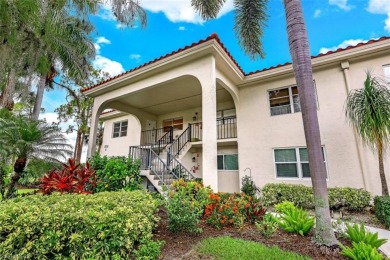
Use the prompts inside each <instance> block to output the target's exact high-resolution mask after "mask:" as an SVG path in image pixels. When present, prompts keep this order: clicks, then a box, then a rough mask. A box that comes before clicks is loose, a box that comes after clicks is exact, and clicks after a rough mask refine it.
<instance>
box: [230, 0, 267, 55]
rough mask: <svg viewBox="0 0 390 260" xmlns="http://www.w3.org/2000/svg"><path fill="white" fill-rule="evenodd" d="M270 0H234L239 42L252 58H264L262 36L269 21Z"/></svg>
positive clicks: (235, 27)
mask: <svg viewBox="0 0 390 260" xmlns="http://www.w3.org/2000/svg"><path fill="white" fill-rule="evenodd" d="M267 3H268V0H234V7H235V11H234V12H235V26H234V29H235V31H236V34H237V37H238V39H239V43H240V45H241V46H242V48H243V49H244V51H245V53H246V54H247V55H249V56H250V58H251V59H255V58H257V57H260V58H264V56H265V53H264V50H263V44H262V41H261V38H262V36H263V31H264V27H265V26H266V21H267V18H268V17H267Z"/></svg>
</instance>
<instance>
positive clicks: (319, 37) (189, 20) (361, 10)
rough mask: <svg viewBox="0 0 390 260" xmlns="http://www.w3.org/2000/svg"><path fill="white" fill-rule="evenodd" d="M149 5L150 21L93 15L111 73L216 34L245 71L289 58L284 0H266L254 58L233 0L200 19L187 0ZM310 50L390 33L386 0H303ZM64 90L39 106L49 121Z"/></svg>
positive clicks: (148, 1)
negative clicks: (259, 52) (260, 52)
mask: <svg viewBox="0 0 390 260" xmlns="http://www.w3.org/2000/svg"><path fill="white" fill-rule="evenodd" d="M140 2H141V6H143V7H144V8H145V9H146V10H147V15H148V25H147V27H146V28H144V29H142V28H140V27H137V26H136V27H135V28H121V26H120V25H119V24H118V23H117V22H116V21H115V18H114V17H113V15H112V14H111V12H110V11H109V6H106V7H104V8H102V9H101V11H100V12H99V14H98V15H96V16H93V17H91V21H92V22H93V24H94V25H95V27H96V32H95V33H94V34H93V38H94V39H95V42H96V43H95V47H96V48H97V56H96V59H95V61H94V65H95V67H97V68H100V69H102V70H105V71H107V72H108V73H110V74H111V75H112V76H114V75H116V74H119V73H121V72H123V71H126V70H129V69H131V68H134V67H136V66H139V65H141V64H143V63H145V62H148V61H150V60H153V59H155V58H157V57H160V56H162V55H165V54H166V53H169V52H172V51H174V50H177V49H179V48H182V47H184V46H185V45H188V44H191V43H193V42H197V41H199V40H200V39H204V38H206V37H207V36H209V35H210V34H211V33H214V32H215V33H217V34H218V35H219V37H220V39H221V41H222V42H223V43H224V45H225V46H226V47H227V49H228V50H229V52H230V53H231V54H232V55H233V57H234V58H235V59H236V60H237V62H238V64H239V65H240V66H241V67H242V68H243V70H244V71H245V72H251V71H255V70H258V69H262V68H266V67H270V66H274V65H277V64H280V63H285V62H287V61H290V60H291V59H290V54H289V50H288V41H287V32H286V24H285V17H284V8H283V0H269V3H268V6H267V8H268V14H269V18H268V22H267V27H266V29H265V32H264V37H263V39H262V41H263V45H264V50H265V53H266V57H265V59H263V60H255V61H252V60H250V59H249V57H248V56H246V55H245V53H244V52H243V50H242V49H241V47H240V46H239V44H238V40H237V38H236V36H235V33H234V30H233V26H234V9H233V3H232V2H233V1H232V0H227V2H226V4H225V7H224V9H223V10H222V12H221V14H220V16H219V17H218V18H217V19H215V20H211V21H206V22H205V21H202V20H201V19H200V18H199V16H197V15H196V14H195V13H194V11H193V10H192V8H191V5H190V2H191V1H190V0H140ZM302 5H303V11H304V15H305V20H306V26H307V30H308V36H309V41H310V50H311V54H312V55H317V54H318V53H319V52H320V51H327V50H333V49H336V48H338V47H346V46H348V45H355V44H357V43H359V42H361V41H367V40H369V39H372V38H378V37H381V36H389V35H390V0H302ZM64 97H65V93H64V91H61V90H54V91H50V92H46V93H45V97H44V101H43V106H44V108H45V109H46V113H45V114H43V115H42V117H46V118H47V119H48V121H53V120H55V114H54V113H53V111H54V109H55V108H56V107H57V106H58V105H60V104H62V103H63V102H64V101H65V99H64Z"/></svg>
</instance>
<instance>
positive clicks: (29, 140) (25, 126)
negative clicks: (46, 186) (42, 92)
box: [0, 116, 71, 199]
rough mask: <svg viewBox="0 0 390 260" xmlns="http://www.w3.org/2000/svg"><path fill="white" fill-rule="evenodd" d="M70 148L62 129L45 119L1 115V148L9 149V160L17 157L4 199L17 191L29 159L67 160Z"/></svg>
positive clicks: (7, 157) (7, 156)
mask: <svg viewBox="0 0 390 260" xmlns="http://www.w3.org/2000/svg"><path fill="white" fill-rule="evenodd" d="M70 148H71V146H70V145H69V144H67V143H66V139H65V137H64V135H63V134H62V133H61V131H60V130H59V129H58V128H57V127H53V126H49V125H48V124H47V123H46V122H43V121H34V120H31V119H29V118H26V117H23V116H11V117H7V116H5V117H0V149H4V150H5V149H6V150H7V151H9V152H8V153H7V154H8V155H6V159H7V160H10V159H11V158H16V160H15V161H14V164H13V170H14V173H13V175H12V178H11V183H10V185H9V187H8V190H7V192H6V193H5V195H4V196H3V199H7V198H10V197H12V195H13V194H14V191H15V185H16V184H17V183H18V181H19V179H20V178H22V177H23V175H24V170H25V167H26V164H27V161H28V159H32V158H39V159H45V160H52V161H58V160H59V159H63V160H65V159H66V158H67V156H69V155H71V151H70ZM0 156H1V155H0Z"/></svg>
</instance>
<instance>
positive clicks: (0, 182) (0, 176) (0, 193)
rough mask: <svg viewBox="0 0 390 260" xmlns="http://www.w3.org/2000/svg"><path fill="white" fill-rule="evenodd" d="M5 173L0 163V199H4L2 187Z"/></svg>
mask: <svg viewBox="0 0 390 260" xmlns="http://www.w3.org/2000/svg"><path fill="white" fill-rule="evenodd" d="M5 174H6V171H5V169H4V164H3V163H1V162H0V196H1V197H2V199H4V190H5V185H4V177H5Z"/></svg>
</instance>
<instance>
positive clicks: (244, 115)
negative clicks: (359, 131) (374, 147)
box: [238, 57, 390, 194]
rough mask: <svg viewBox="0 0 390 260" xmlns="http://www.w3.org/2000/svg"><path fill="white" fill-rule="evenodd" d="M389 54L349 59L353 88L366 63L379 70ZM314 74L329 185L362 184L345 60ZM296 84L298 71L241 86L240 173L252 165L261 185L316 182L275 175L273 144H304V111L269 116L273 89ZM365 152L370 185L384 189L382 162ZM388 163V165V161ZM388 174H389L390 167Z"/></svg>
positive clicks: (361, 78)
mask: <svg viewBox="0 0 390 260" xmlns="http://www.w3.org/2000/svg"><path fill="white" fill-rule="evenodd" d="M388 60H389V57H378V58H375V59H370V60H369V61H364V60H363V61H358V62H350V72H349V73H350V78H351V85H352V86H353V88H360V87H361V86H362V84H363V81H364V78H365V71H366V70H367V68H371V69H374V70H373V73H374V74H378V75H380V74H381V73H382V67H381V66H382V65H383V64H386V63H388ZM314 79H315V82H316V89H317V96H318V103H319V106H318V117H319V123H320V129H321V140H322V145H324V147H325V152H326V157H327V170H328V185H329V186H330V187H334V186H349V187H356V188H363V187H364V185H363V177H362V170H361V167H360V164H359V160H358V154H357V148H356V141H355V137H354V134H353V130H352V128H351V127H350V126H349V125H348V123H347V122H346V120H345V116H344V102H345V99H346V96H347V90H346V87H345V81H344V76H343V72H342V69H341V67H340V63H338V64H334V65H332V66H328V67H327V68H322V69H315V70H314ZM293 84H295V79H294V77H293V75H290V76H286V77H284V78H280V79H278V80H274V81H268V82H264V83H261V84H260V83H259V84H256V85H254V86H250V87H244V88H241V89H240V101H241V102H240V105H239V109H238V135H239V136H238V137H239V163H240V175H241V176H242V175H244V172H243V169H245V168H247V167H249V168H250V169H251V170H252V175H253V177H254V180H255V182H256V183H257V185H260V186H263V185H265V184H266V183H269V182H274V183H277V182H286V183H293V184H305V185H311V181H310V179H292V178H291V179H279V178H276V172H275V166H274V158H273V148H287V147H304V146H305V138H304V132H303V124H302V118H301V113H295V114H285V115H278V116H270V109H269V100H268V92H267V91H268V90H272V89H275V88H280V87H284V86H289V85H293ZM362 157H363V158H364V160H363V162H364V165H365V169H363V170H364V173H365V174H366V175H367V180H368V183H367V185H366V186H367V187H366V188H367V189H368V190H369V191H371V192H372V193H374V194H379V193H380V182H379V174H378V169H377V161H376V160H375V158H374V156H373V153H372V152H371V151H370V150H368V149H367V148H364V149H363V152H362ZM386 168H387V169H388V168H389V163H388V160H387V162H386ZM387 178H388V179H390V173H389V172H388V174H387Z"/></svg>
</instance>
